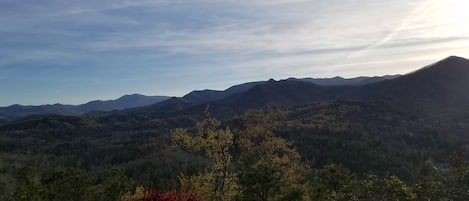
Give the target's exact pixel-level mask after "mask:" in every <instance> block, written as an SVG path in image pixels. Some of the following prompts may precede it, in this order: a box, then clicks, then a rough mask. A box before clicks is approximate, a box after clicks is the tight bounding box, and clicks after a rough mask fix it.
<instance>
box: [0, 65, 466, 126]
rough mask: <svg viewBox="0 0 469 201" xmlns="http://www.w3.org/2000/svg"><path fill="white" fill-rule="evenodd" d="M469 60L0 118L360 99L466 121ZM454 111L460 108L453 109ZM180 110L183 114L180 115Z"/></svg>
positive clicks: (226, 112)
mask: <svg viewBox="0 0 469 201" xmlns="http://www.w3.org/2000/svg"><path fill="white" fill-rule="evenodd" d="M468 77H469V60H467V59H464V58H461V57H456V56H450V57H448V58H445V59H443V60H441V61H439V62H436V63H434V64H431V65H428V66H426V67H424V68H422V69H420V70H417V71H415V72H412V73H409V74H406V75H386V76H381V77H356V78H342V77H333V78H300V79H298V78H289V79H285V80H279V81H275V80H273V79H271V80H269V81H258V82H248V83H244V84H239V85H235V86H232V87H230V88H228V89H226V90H223V91H219V90H209V89H206V90H196V91H192V92H190V93H188V94H186V95H185V96H183V97H173V98H169V97H166V96H157V97H148V96H143V95H138V94H134V95H127V96H123V97H121V98H119V99H116V100H111V101H91V102H89V103H86V104H83V105H78V106H71V105H61V104H56V105H43V106H21V105H12V106H9V107H3V108H0V119H1V118H12V117H22V116H27V115H31V114H61V115H74V114H83V113H88V112H91V111H114V110H123V111H122V112H120V113H121V114H125V113H128V112H137V113H138V112H145V113H162V114H164V113H167V112H177V111H181V112H183V113H190V112H193V111H195V110H197V111H199V110H203V109H204V108H205V107H206V105H207V104H209V105H210V107H211V112H212V113H214V114H219V115H220V116H226V117H229V116H230V115H234V114H239V113H242V112H243V111H246V110H249V109H259V108H266V107H267V108H272V107H274V108H275V107H283V108H286V107H291V106H298V105H302V104H307V103H311V102H317V101H330V100H332V101H333V100H363V101H375V102H380V104H381V103H385V104H387V106H386V107H391V108H396V109H398V110H405V111H409V112H411V113H415V114H424V113H425V114H426V115H428V114H429V113H431V114H432V115H436V114H439V113H440V114H441V115H443V116H445V115H448V114H450V115H453V116H454V115H458V116H464V115H467V116H469V112H466V113H467V114H466V113H465V112H464V111H461V110H460V109H459V108H469V93H466V92H465V91H464V89H466V88H468V87H469V79H467V78H468ZM458 107H459V108H458ZM184 111H185V112H184Z"/></svg>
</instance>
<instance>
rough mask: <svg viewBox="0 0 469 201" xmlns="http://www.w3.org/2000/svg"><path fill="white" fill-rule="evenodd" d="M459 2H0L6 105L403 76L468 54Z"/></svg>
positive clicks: (466, 15)
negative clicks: (262, 82)
mask: <svg viewBox="0 0 469 201" xmlns="http://www.w3.org/2000/svg"><path fill="white" fill-rule="evenodd" d="M468 6H469V2H466V1H464V0H448V1H438V0H419V1H406V0H392V1H382V2H377V1H373V0H364V1H341V0H331V1H318V0H317V1H316V0H313V1H306V0H289V1H288V0H269V1H267V0H254V1H249V2H239V1H232V0H227V1H213V0H198V1H188V2H186V1H166V0H142V1H132V0H103V1H90V0H81V1H78V0H77V1H67V2H63V1H58V0H46V1H43V2H41V3H40V4H38V3H35V2H34V1H22V2H18V1H13V0H6V1H3V2H1V3H0V19H1V20H0V22H1V25H2V26H0V38H1V39H2V40H1V41H0V44H2V45H1V46H0V58H1V59H0V92H2V98H1V99H0V106H8V105H12V104H22V105H41V104H54V103H63V104H82V103H86V102H88V101H91V100H97V99H100V100H109V99H116V98H118V97H120V96H122V95H125V94H134V93H138V94H144V95H168V96H182V95H184V94H186V93H188V92H190V91H192V90H200V89H216V90H222V89H226V88H228V87H230V86H232V85H236V84H241V83H244V82H250V81H260V80H268V79H270V78H274V79H277V80H278V79H286V78H289V77H298V78H302V77H314V78H325V77H335V76H341V77H345V78H351V77H357V76H382V75H394V74H405V73H409V72H412V71H414V70H416V69H419V68H422V67H424V66H425V65H428V64H431V63H434V62H436V61H438V60H441V59H443V58H446V57H448V56H450V55H456V56H461V57H465V58H468V57H469V12H467V11H466V8H467V7H468Z"/></svg>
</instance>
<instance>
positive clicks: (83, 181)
mask: <svg viewBox="0 0 469 201" xmlns="http://www.w3.org/2000/svg"><path fill="white" fill-rule="evenodd" d="M95 182H96V176H95V175H94V174H90V173H88V172H85V171H83V170H80V169H69V170H66V171H59V172H54V173H53V174H52V175H51V176H50V177H48V178H46V179H44V180H43V185H44V186H45V187H46V189H47V195H46V196H47V200H48V201H55V200H57V201H59V200H60V201H62V200H70V201H83V200H91V199H92V198H93V197H94V196H95V191H94V190H95V189H93V186H94V184H95Z"/></svg>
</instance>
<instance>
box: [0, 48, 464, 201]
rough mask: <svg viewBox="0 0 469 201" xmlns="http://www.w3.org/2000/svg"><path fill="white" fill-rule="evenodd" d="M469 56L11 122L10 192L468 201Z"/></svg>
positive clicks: (37, 196)
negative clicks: (326, 82)
mask: <svg viewBox="0 0 469 201" xmlns="http://www.w3.org/2000/svg"><path fill="white" fill-rule="evenodd" d="M468 64H469V62H468V61H467V60H465V59H462V58H458V57H450V58H448V59H445V60H443V61H440V62H438V63H436V64H434V65H433V66H430V67H427V68H424V69H422V70H420V71H417V72H414V73H412V74H409V75H404V76H400V77H397V78H394V79H388V80H384V81H381V82H374V83H370V84H365V85H359V86H355V85H354V86H319V85H316V84H314V83H310V82H307V81H304V80H296V79H289V80H282V81H274V80H270V81H267V82H256V83H254V84H252V83H250V84H249V85H248V86H242V87H241V88H239V87H238V88H235V89H236V90H234V91H235V92H233V89H231V90H232V91H231V92H230V93H228V94H227V95H226V96H225V97H222V98H220V97H221V95H220V93H222V92H220V93H218V92H217V93H216V94H217V95H216V96H214V95H213V94H212V92H208V93H210V94H212V95H211V96H207V97H205V98H201V96H203V93H207V91H205V92H200V93H202V95H201V94H199V93H197V94H192V95H191V96H188V97H189V98H187V97H186V99H185V98H171V99H168V100H165V101H163V102H161V103H157V104H155V105H151V106H148V107H142V108H134V109H128V110H123V111H115V112H94V113H88V114H85V115H75V116H63V115H31V116H26V117H22V118H16V119H7V120H3V121H2V122H0V200H145V199H147V200H151V199H153V200H158V199H159V200H164V199H167V200H168V199H169V200H171V199H173V200H177V199H179V200H181V199H182V200H261V201H265V200H422V201H423V200H468V199H469V197H468V193H467V189H468V187H469V179H468V178H469V166H468V164H467V162H466V161H467V160H468V159H469V150H468V149H469V146H468V142H469V136H468V133H467V131H468V130H469V113H468V112H467V111H468V109H469V96H468V95H467V93H465V89H467V87H469V81H468V79H467V77H468V76H469V65H468ZM232 92H233V93H232ZM191 97H192V98H194V97H195V102H191V101H190V98H191ZM210 97H214V99H211V98H210Z"/></svg>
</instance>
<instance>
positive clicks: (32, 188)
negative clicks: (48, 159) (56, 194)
mask: <svg viewBox="0 0 469 201" xmlns="http://www.w3.org/2000/svg"><path fill="white" fill-rule="evenodd" d="M44 194H45V188H44V186H43V185H42V184H41V181H40V180H39V178H37V177H30V176H28V177H27V178H26V180H25V181H23V182H21V183H19V186H18V187H17V189H16V191H15V192H14V193H13V195H12V197H11V198H10V201H31V200H34V201H41V200H46V199H45V198H44Z"/></svg>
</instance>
